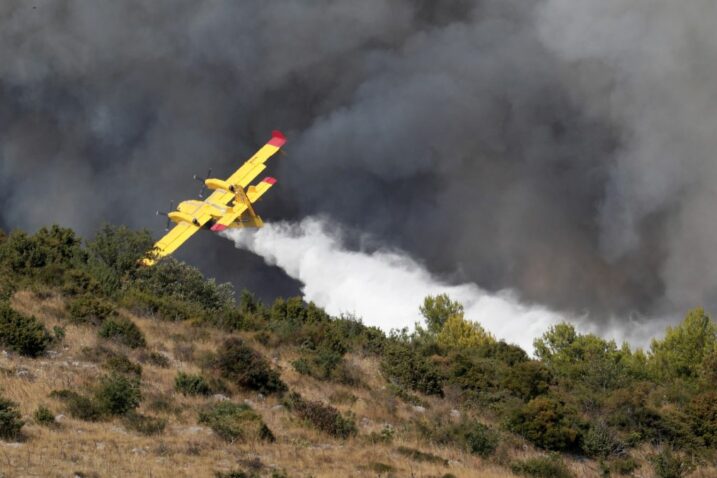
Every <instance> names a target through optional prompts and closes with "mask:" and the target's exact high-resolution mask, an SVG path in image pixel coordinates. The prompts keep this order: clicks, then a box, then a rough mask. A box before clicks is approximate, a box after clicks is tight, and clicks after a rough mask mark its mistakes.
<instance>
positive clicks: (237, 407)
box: [199, 401, 275, 442]
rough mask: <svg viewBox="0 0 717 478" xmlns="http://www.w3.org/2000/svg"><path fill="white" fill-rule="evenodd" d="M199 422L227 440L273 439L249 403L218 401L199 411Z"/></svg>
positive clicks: (272, 435) (271, 440)
mask: <svg viewBox="0 0 717 478" xmlns="http://www.w3.org/2000/svg"><path fill="white" fill-rule="evenodd" d="M199 423H202V424H204V425H207V426H209V427H210V428H211V429H212V430H214V432H215V433H216V434H217V435H219V436H220V437H222V438H223V439H224V440H226V441H229V442H235V441H238V440H239V441H246V440H252V439H253V440H263V441H269V442H273V441H275V438H274V434H273V433H272V432H271V430H270V429H269V427H267V426H266V424H265V423H264V421H263V420H262V419H261V417H260V416H259V415H258V414H257V413H256V412H255V411H254V410H252V408H251V407H250V406H249V405H246V404H236V403H232V402H228V401H225V402H219V403H216V404H213V405H211V406H209V407H207V408H205V409H204V410H202V411H200V412H199Z"/></svg>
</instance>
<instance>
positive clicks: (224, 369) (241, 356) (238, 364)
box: [214, 338, 287, 393]
mask: <svg viewBox="0 0 717 478" xmlns="http://www.w3.org/2000/svg"><path fill="white" fill-rule="evenodd" d="M214 366H215V367H216V368H217V369H218V370H219V372H220V373H221V375H222V376H223V377H224V378H226V379H227V380H230V381H231V382H233V383H235V384H237V385H239V386H240V387H243V388H248V389H251V390H257V391H259V392H261V393H277V392H283V391H285V390H286V389H287V387H286V384H284V382H282V380H281V378H280V377H279V374H278V373H277V372H276V371H275V370H272V368H271V366H270V365H269V363H268V362H267V361H266V360H265V359H264V358H263V357H262V356H261V355H260V354H259V353H258V352H257V351H255V350H254V349H252V348H251V347H249V346H248V345H246V344H245V343H244V341H242V340H241V339H239V338H230V339H227V340H226V341H224V343H223V345H222V347H221V349H220V350H219V352H218V353H217V356H216V360H215V362H214Z"/></svg>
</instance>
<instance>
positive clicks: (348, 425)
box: [285, 392, 358, 438]
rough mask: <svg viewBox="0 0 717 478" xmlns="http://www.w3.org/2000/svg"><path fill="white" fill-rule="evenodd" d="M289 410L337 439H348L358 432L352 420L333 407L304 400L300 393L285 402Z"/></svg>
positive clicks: (294, 394) (292, 394) (291, 395)
mask: <svg viewBox="0 0 717 478" xmlns="http://www.w3.org/2000/svg"><path fill="white" fill-rule="evenodd" d="M285 404H286V406H287V408H289V409H290V410H292V411H293V412H295V413H296V414H297V415H298V416H299V417H300V418H302V419H304V420H306V421H308V422H309V423H311V424H312V425H313V426H314V427H316V428H317V429H319V430H321V431H323V432H325V433H328V434H329V435H331V436H334V437H336V438H348V437H350V436H353V435H356V433H357V432H358V430H357V428H356V424H355V423H354V421H353V420H352V419H351V418H346V417H344V416H342V415H341V413H339V411H338V410H336V409H335V408H334V407H332V406H331V405H325V404H323V403H321V402H312V401H308V400H304V399H303V398H301V396H300V395H299V394H298V393H293V392H292V393H291V394H290V395H289V396H288V397H287V399H286V400H285Z"/></svg>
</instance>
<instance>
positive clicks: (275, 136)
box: [269, 129, 286, 148]
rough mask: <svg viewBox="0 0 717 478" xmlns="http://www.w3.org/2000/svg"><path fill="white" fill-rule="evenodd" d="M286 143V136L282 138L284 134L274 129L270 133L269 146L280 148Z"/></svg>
mask: <svg viewBox="0 0 717 478" xmlns="http://www.w3.org/2000/svg"><path fill="white" fill-rule="evenodd" d="M285 143H286V136H284V133H282V132H281V131H279V130H278V129H275V130H274V131H272V132H271V139H270V140H269V144H270V145H272V146H276V147H277V148H281V147H282V146H284V144H285Z"/></svg>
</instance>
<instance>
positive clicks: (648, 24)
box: [0, 0, 717, 320]
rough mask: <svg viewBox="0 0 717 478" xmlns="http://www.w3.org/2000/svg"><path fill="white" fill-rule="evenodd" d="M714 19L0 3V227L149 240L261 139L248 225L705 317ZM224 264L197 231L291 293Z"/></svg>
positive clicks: (668, 10)
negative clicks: (281, 143) (369, 242)
mask: <svg viewBox="0 0 717 478" xmlns="http://www.w3.org/2000/svg"><path fill="white" fill-rule="evenodd" d="M716 10H717V4H715V3H714V2H713V1H712V0H695V1H692V2H689V3H687V2H672V1H669V0H649V1H648V0H632V1H627V2H626V1H624V0H603V1H600V2H597V1H594V0H541V1H536V2H525V1H519V0H483V1H462V0H446V1H442V2H433V1H429V0H371V1H362V2H357V1H353V0H342V1H328V0H326V1H298V0H296V1H286V2H264V1H259V0H256V1H242V2H234V1H229V0H227V1H212V2H209V1H207V2H197V1H195V0H191V1H190V0H187V1H176V0H175V1H158V0H152V1H149V0H145V1H140V0H135V1H126V2H114V1H110V0H106V1H95V2H82V1H76V2H74V1H42V0H38V1H36V2H28V1H24V0H17V1H5V2H2V3H1V4H0V161H1V163H0V188H1V190H0V201H2V204H1V205H2V213H0V223H1V224H2V225H3V227H6V228H12V227H22V228H27V229H35V228H37V227H39V226H41V225H44V224H47V223H51V222H57V223H60V224H64V225H67V226H71V227H74V228H76V229H77V230H78V231H80V232H81V233H83V234H89V233H91V232H92V231H93V230H94V229H96V227H97V226H98V225H99V224H100V223H102V222H103V221H109V222H123V223H127V224H129V225H131V226H134V227H150V228H151V229H152V230H153V231H154V232H156V233H157V235H159V234H160V233H161V232H162V229H161V227H162V224H161V221H156V220H155V218H154V216H153V211H154V210H155V209H157V208H165V207H166V204H167V203H168V201H169V200H170V199H175V200H178V199H182V198H185V197H187V196H191V195H193V194H195V193H196V192H197V189H198V188H197V184H193V183H192V181H191V180H190V178H191V174H193V173H204V172H205V170H206V169H207V168H208V167H210V166H211V167H213V168H214V172H215V174H216V175H225V174H228V173H229V172H230V171H231V170H232V168H233V167H235V166H236V165H237V164H238V163H239V162H240V161H242V160H243V159H244V158H246V157H247V156H248V155H249V154H250V153H251V152H252V151H253V150H254V149H255V148H256V147H257V146H258V145H260V144H261V143H263V141H264V140H266V139H267V138H268V136H269V134H270V131H271V130H272V129H274V128H280V129H282V130H284V131H285V132H286V133H287V134H288V136H289V139H290V142H289V144H288V145H287V153H288V155H287V156H286V157H283V158H282V157H279V158H278V159H277V160H274V161H273V162H274V163H275V164H274V166H272V168H273V169H272V173H274V174H275V175H276V176H278V177H279V181H280V182H279V186H280V187H279V188H277V189H276V190H274V191H272V194H271V195H270V197H268V198H267V199H266V201H265V202H264V203H263V204H262V212H263V214H264V216H265V218H269V219H272V218H274V219H278V218H282V219H292V218H295V219H298V218H301V217H303V216H305V215H308V214H318V213H323V214H327V215H328V216H330V217H331V218H333V219H335V220H337V221H339V222H341V223H343V224H344V225H346V226H348V227H351V228H355V229H357V230H361V231H365V232H370V233H373V234H375V236H376V237H378V238H379V239H380V240H381V241H383V242H384V243H385V244H387V245H390V246H397V247H401V248H403V249H406V250H407V251H409V252H410V253H411V254H412V255H414V256H415V257H417V258H419V259H420V260H422V261H424V262H425V263H426V264H427V265H428V266H429V268H430V269H431V270H432V271H434V272H436V273H440V274H443V275H446V276H447V277H452V278H453V279H455V280H471V281H475V282H477V283H478V284H479V285H481V286H482V287H484V288H487V289H492V290H497V289H501V288H505V287H512V288H515V289H516V290H517V291H519V293H520V294H521V295H522V297H524V298H525V299H527V300H531V301H538V302H541V303H544V304H547V305H550V306H552V307H557V308H560V309H563V310H572V311H578V312H583V311H587V312H590V314H591V316H592V317H594V318H595V320H598V319H600V318H603V317H608V316H612V315H620V316H622V315H626V314H635V313H637V314H645V315H650V314H665V313H668V314H669V313H674V312H676V311H681V310H683V309H685V308H686V307H691V306H695V305H705V306H708V307H709V306H712V305H715V303H716V302H717V255H715V254H713V250H712V249H713V247H714V245H715V244H716V243H717V226H715V225H714V224H715V221H714V220H713V217H712V215H713V214H714V213H713V211H714V210H715V206H717V200H716V196H715V194H716V191H717V187H716V186H715V184H717V162H716V161H715V159H714V158H713V152H714V151H717V134H715V126H717V121H715V119H714V118H715V111H717V94H715V89H714V81H713V76H714V75H713V72H714V65H715V64H717V62H716V61H715V60H717V44H716V43H717V35H716V34H715V33H714V31H715V30H714V28H713V21H712V20H713V19H714V18H715V14H717V11H716ZM207 247H208V248H209V249H210V250H211V251H212V254H211V255H210V256H208V257H204V256H202V255H201V254H200V252H201V250H203V249H205V248H207ZM237 254H238V253H237V252H236V251H235V249H234V248H233V246H232V245H231V244H229V243H228V242H227V241H225V240H223V239H220V238H216V237H211V236H209V235H206V237H204V236H203V237H201V238H199V239H197V240H196V241H192V243H190V244H189V245H188V247H187V248H186V249H185V250H183V251H182V253H181V254H180V256H181V257H185V258H189V259H190V260H192V261H193V262H195V263H197V264H198V265H200V266H201V267H202V268H203V269H204V270H205V271H206V272H208V273H210V274H215V275H218V276H219V278H220V279H233V280H235V281H236V282H238V283H239V284H238V285H244V284H246V285H249V286H251V287H256V288H259V289H261V290H262V291H263V295H265V296H268V295H271V294H274V293H285V292H286V291H290V290H292V289H293V288H294V287H295V284H293V283H292V282H290V281H288V279H286V278H285V277H283V276H282V275H281V274H280V273H279V272H277V271H270V272H266V271H265V269H264V268H263V266H261V265H260V264H259V262H258V261H256V260H253V259H251V257H249V256H248V255H237ZM256 271H261V273H260V274H259V275H257V274H255V273H254V272H256ZM367 300H370V298H367Z"/></svg>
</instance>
